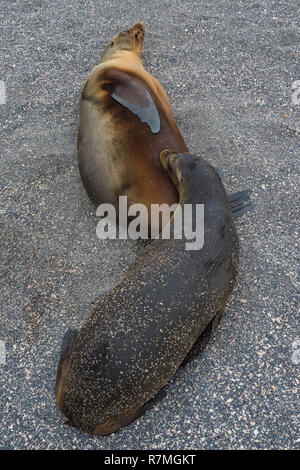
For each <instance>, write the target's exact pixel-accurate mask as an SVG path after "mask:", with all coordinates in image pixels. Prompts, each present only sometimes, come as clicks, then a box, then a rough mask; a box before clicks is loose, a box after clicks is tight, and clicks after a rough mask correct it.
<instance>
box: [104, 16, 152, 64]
mask: <svg viewBox="0 0 300 470" xmlns="http://www.w3.org/2000/svg"><path fill="white" fill-rule="evenodd" d="M144 35H145V29H144V26H143V24H142V23H135V24H134V25H133V26H132V27H131V28H130V29H128V30H127V31H122V32H121V33H119V34H117V35H116V36H114V37H113V38H112V40H111V41H110V42H109V44H108V45H107V46H106V48H105V49H104V52H103V54H102V56H101V61H100V62H104V61H106V60H109V59H112V58H113V57H114V56H115V55H117V54H118V52H119V51H129V52H133V53H134V54H136V55H137V56H138V57H139V56H140V54H141V51H142V47H143V41H144Z"/></svg>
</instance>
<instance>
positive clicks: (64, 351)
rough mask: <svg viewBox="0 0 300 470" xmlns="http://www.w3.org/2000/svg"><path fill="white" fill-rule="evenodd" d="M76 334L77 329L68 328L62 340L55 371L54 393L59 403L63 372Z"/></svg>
mask: <svg viewBox="0 0 300 470" xmlns="http://www.w3.org/2000/svg"><path fill="white" fill-rule="evenodd" d="M77 335H78V330H75V329H72V328H68V330H67V331H66V332H65V334H64V337H63V340H62V344H61V350H60V357H59V362H58V368H57V373H56V383H55V394H56V399H57V401H58V404H60V400H61V391H62V385H63V377H64V374H65V371H66V368H67V366H68V363H69V360H70V357H71V354H72V351H73V345H74V341H75V339H76V337H77Z"/></svg>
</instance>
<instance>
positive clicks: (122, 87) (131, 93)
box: [107, 70, 160, 134]
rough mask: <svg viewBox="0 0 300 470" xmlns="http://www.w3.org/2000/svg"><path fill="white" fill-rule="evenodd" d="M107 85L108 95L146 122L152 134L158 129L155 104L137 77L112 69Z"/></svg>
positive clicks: (158, 119) (158, 122) (157, 115)
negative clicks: (110, 80) (110, 78)
mask: <svg viewBox="0 0 300 470" xmlns="http://www.w3.org/2000/svg"><path fill="white" fill-rule="evenodd" d="M110 75H112V82H111V83H110V84H109V85H108V87H107V88H108V90H109V92H110V96H111V97H112V98H113V99H114V100H115V101H117V102H118V103H120V104H122V105H123V106H125V108H127V109H129V110H130V111H131V112H132V113H134V114H135V115H136V116H138V117H139V118H140V120H141V121H142V122H146V123H147V124H148V126H149V127H150V129H151V131H152V133H153V134H157V133H158V132H159V131H160V118H159V114H158V111H157V108H156V105H155V103H154V101H153V99H152V96H151V94H150V93H149V91H148V90H147V88H146V86H145V85H144V83H143V82H142V80H139V79H138V78H137V77H134V76H131V75H129V74H127V73H124V72H121V71H119V70H114V71H113V73H110Z"/></svg>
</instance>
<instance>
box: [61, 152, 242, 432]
mask: <svg viewBox="0 0 300 470" xmlns="http://www.w3.org/2000/svg"><path fill="white" fill-rule="evenodd" d="M160 159H161V162H162V165H163V168H164V169H165V170H166V172H167V174H168V175H169V176H170V178H171V180H172V181H173V183H174V185H175V187H176V188H177V191H178V194H179V202H180V205H181V206H183V205H184V204H192V205H193V207H194V206H195V205H196V204H204V245H203V248H202V249H201V250H190V251H187V250H186V249H185V243H186V240H185V239H184V238H183V239H173V237H172V234H173V230H174V227H173V226H172V221H173V220H174V218H175V215H176V211H175V213H174V215H173V218H172V219H171V222H170V225H171V239H170V240H166V239H155V240H153V241H152V243H151V244H150V245H148V246H147V247H146V248H145V249H144V250H143V252H142V253H141V254H140V255H139V256H138V257H137V258H136V259H135V261H134V262H133V263H132V265H131V266H130V267H129V269H128V271H127V272H126V274H125V276H124V279H123V280H122V281H121V282H120V283H119V284H118V285H117V286H116V287H114V288H113V289H112V290H111V291H109V292H107V293H106V294H105V295H104V296H103V297H102V299H101V300H100V302H99V303H98V305H97V306H96V308H95V309H94V311H93V312H92V313H91V315H90V316H89V317H88V318H87V320H86V321H85V323H84V325H83V327H82V328H81V330H80V331H79V333H77V332H76V331H69V332H68V333H67V338H66V339H65V344H64V346H63V350H62V354H61V358H60V363H59V367H58V372H57V380H56V399H57V403H58V406H59V408H60V409H61V411H62V412H63V413H64V414H65V415H66V416H67V417H68V423H69V424H71V425H72V426H75V427H78V428H80V429H82V430H83V431H86V432H89V433H94V434H97V435H107V434H110V433H112V432H115V431H116V430H118V429H119V428H121V427H123V426H125V425H127V424H128V423H130V422H131V421H132V420H134V419H135V418H137V417H138V416H140V415H141V414H142V413H143V411H144V410H145V406H144V405H145V404H146V403H147V402H148V401H149V400H150V399H151V397H152V396H153V395H154V394H156V393H157V392H158V391H159V390H160V389H161V388H162V387H163V386H164V385H165V384H166V383H167V382H168V381H169V379H170V378H171V377H172V376H173V375H174V373H175V372H176V370H177V369H178V367H179V366H180V364H181V363H182V362H183V361H184V359H185V357H186V355H187V353H188V352H189V351H190V350H191V348H192V346H193V344H194V343H195V342H197V338H199V337H200V335H201V333H202V332H203V331H204V330H205V328H206V327H207V326H208V325H209V324H211V322H212V323H213V325H214V327H215V326H216V324H217V323H218V321H219V320H220V317H221V314H222V312H223V310H224V309H225V306H226V302H227V299H228V297H229V295H230V293H231V290H232V288H233V285H234V281H235V278H236V275H237V270H238V261H239V243H238V237H237V234H236V229H235V225H234V221H233V215H232V209H231V205H230V202H229V199H228V197H227V195H226V192H225V190H224V187H223V184H222V182H221V179H220V177H219V176H218V173H217V172H216V170H215V169H214V168H213V167H212V166H211V165H210V164H209V163H208V162H207V161H205V160H204V159H203V158H200V157H198V156H195V155H191V154H185V155H184V154H175V153H172V152H170V151H164V152H162V153H161V154H160ZM238 194H240V195H242V197H239V196H238ZM243 197H244V194H243V193H236V195H235V197H233V198H232V204H233V211H234V212H235V211H237V213H239V212H240V211H243V202H242V200H243ZM193 218H194V219H195V211H193ZM193 222H195V220H193Z"/></svg>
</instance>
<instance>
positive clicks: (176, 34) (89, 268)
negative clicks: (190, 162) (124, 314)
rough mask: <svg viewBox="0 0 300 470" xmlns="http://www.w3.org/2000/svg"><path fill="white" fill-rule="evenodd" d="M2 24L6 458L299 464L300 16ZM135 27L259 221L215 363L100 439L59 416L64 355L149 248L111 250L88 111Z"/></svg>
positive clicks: (195, 141) (203, 15)
mask: <svg viewBox="0 0 300 470" xmlns="http://www.w3.org/2000/svg"><path fill="white" fill-rule="evenodd" d="M1 12H2V34H1V43H2V44H1V46H2V50H3V55H2V60H1V63H0V67H1V73H0V80H2V81H3V82H4V83H5V87H6V104H4V103H5V100H4V99H3V96H4V95H3V85H1V86H2V88H1V90H2V91H1V97H2V99H1V103H2V104H1V105H0V115H1V141H2V146H1V150H2V152H1V174H2V183H1V219H2V227H3V228H2V240H1V247H2V252H1V257H2V263H1V265H2V273H1V274H2V286H3V288H2V300H1V304H2V313H1V320H0V341H1V348H0V349H1V357H0V358H1V360H0V382H1V384H0V406H1V409H0V413H1V420H2V425H1V430H0V446H1V448H3V449H112V450H113V449H276V448H284V449H296V448H299V447H300V432H299V367H300V360H299V357H300V356H299V354H298V352H297V351H298V349H299V344H300V342H299V338H300V327H299V309H298V304H297V300H298V299H297V295H296V294H297V249H296V247H297V240H298V233H297V218H298V219H299V214H298V204H297V202H298V201H297V199H298V188H297V185H298V178H299V172H298V166H297V157H299V148H300V147H299V132H300V131H299V129H300V106H299V98H297V97H298V94H297V93H298V92H297V88H296V89H294V90H293V89H292V87H293V86H294V87H295V85H293V84H294V82H295V81H296V80H299V79H300V70H299V27H298V26H297V18H299V4H298V2H297V1H296V0H295V1H293V0H273V1H272V0H265V1H260V2H258V1H248V0H247V1H246V0H245V1H244V0H243V1H242V0H215V1H214V2H207V1H206V2H205V1H197V2H195V1H192V0H182V1H181V0H173V1H166V2H160V1H159V0H153V1H152V2H148V1H146V0H139V1H135V2H133V1H127V2H123V1H121V0H115V1H111V0H102V1H101V2H99V1H95V0H91V1H89V2H82V1H80V0H73V1H72V2H70V1H67V0H59V1H58V0H52V1H42V0H31V1H28V2H24V1H21V0H17V1H10V2H6V1H4V0H1ZM136 21H142V22H143V23H144V24H145V27H146V38H145V43H144V50H143V61H144V64H145V67H146V69H147V70H148V71H149V72H150V73H152V74H153V75H155V76H156V77H157V78H158V80H159V81H160V82H161V83H162V84H163V86H164V87H165V90H166V91H167V94H168V96H169V99H170V102H171V107H172V109H173V112H174V115H175V118H176V120H177V122H178V124H179V127H180V128H181V130H182V133H183V135H184V138H185V140H186V142H187V145H188V146H189V149H190V151H191V152H195V153H200V154H201V155H205V156H206V158H207V159H208V160H209V161H210V162H212V163H213V164H215V165H216V166H219V167H221V168H222V171H223V174H224V181H225V184H226V188H227V189H228V191H236V190H242V189H252V191H253V192H252V198H253V201H254V204H255V208H254V210H252V212H251V213H248V214H247V215H245V216H243V218H242V219H240V221H239V222H238V231H239V235H240V239H241V263H240V274H239V278H238V282H237V285H236V288H235V290H234V293H233V295H232V296H231V299H230V302H229V304H228V307H227V309H226V312H225V315H224V317H223V320H222V322H221V324H220V327H219V328H218V330H217V332H216V334H215V336H214V338H213V339H212V341H211V342H210V344H209V345H208V346H207V348H206V350H205V351H204V352H203V353H202V354H201V355H199V356H198V357H197V358H196V359H195V360H194V361H192V362H191V363H189V364H188V365H187V366H186V367H185V368H181V369H180V371H179V372H178V373H177V374H176V376H175V377H174V378H173V380H172V381H171V383H170V385H169V387H168V391H167V395H166V397H164V398H163V399H162V400H161V401H160V402H158V403H157V404H156V405H155V407H154V408H153V409H152V410H150V411H148V412H147V413H146V415H145V416H144V417H142V418H141V419H139V420H138V421H136V422H135V423H133V424H131V425H130V426H129V427H127V428H126V429H124V430H122V431H120V432H119V433H116V434H114V435H112V436H110V437H105V438H97V437H93V436H89V435H86V434H83V433H81V432H80V431H77V430H75V429H73V428H70V427H68V426H67V425H65V424H64V417H63V416H62V415H61V414H60V412H59V410H58V409H57V408H56V404H55V399H54V381H55V373H56V366H57V361H58V357H59V351H60V345H61V339H62V336H63V334H64V332H65V331H66V329H67V328H69V327H75V328H76V327H77V328H78V327H80V325H81V324H82V322H83V320H84V318H86V316H87V315H88V314H89V312H90V311H91V309H92V306H93V304H95V302H97V300H98V299H99V298H100V296H101V294H103V293H104V292H105V291H106V290H108V289H110V288H111V286H113V285H115V284H116V283H117V282H118V281H119V280H120V279H121V278H122V275H123V273H124V271H125V270H126V268H127V266H128V265H129V264H130V262H131V261H132V260H133V259H134V257H135V256H136V253H137V252H138V251H140V250H141V249H142V246H141V243H137V242H132V241H116V240H111V241H110V242H106V241H100V240H98V239H97V238H96V231H95V228H96V223H97V219H96V217H95V209H94V207H93V206H92V204H91V203H90V202H89V200H88V198H87V196H86V194H85V191H84V189H83V186H82V184H81V180H80V177H79V173H78V169H77V162H76V133H77V126H78V103H79V95H80V90H81V86H82V83H83V81H84V79H85V78H86V76H87V74H88V73H89V71H90V70H91V69H92V68H93V67H94V66H95V65H96V64H97V61H98V59H99V57H100V55H101V52H102V50H103V48H104V46H105V44H106V43H107V42H108V41H109V40H110V39H111V37H112V36H113V35H115V34H116V33H118V32H119V31H121V30H124V29H127V28H128V27H130V26H131V25H132V24H133V23H134V22H136ZM297 61H298V64H297ZM292 93H294V94H292ZM299 97H300V94H299ZM4 346H5V350H6V365H4V364H3V362H4V359H3V357H4V356H3V354H4V353H3V350H4Z"/></svg>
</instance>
